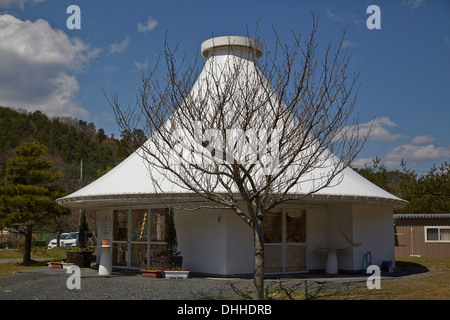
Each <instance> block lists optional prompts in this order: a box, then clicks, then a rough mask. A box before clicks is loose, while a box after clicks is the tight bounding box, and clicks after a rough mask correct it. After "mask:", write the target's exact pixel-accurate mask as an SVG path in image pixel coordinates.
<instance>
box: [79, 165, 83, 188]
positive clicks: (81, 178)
mask: <svg viewBox="0 0 450 320" xmlns="http://www.w3.org/2000/svg"><path fill="white" fill-rule="evenodd" d="M82 182H83V159H81V163H80V184H81V183H82Z"/></svg>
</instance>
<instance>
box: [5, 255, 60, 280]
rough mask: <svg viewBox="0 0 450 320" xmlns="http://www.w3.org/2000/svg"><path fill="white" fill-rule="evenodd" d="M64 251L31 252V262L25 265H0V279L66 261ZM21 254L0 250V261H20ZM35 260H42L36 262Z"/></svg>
mask: <svg viewBox="0 0 450 320" xmlns="http://www.w3.org/2000/svg"><path fill="white" fill-rule="evenodd" d="M66 252H67V250H65V249H57V248H55V249H50V250H48V249H47V250H43V249H40V250H39V249H38V250H33V252H32V253H31V262H30V263H27V264H23V263H21V262H19V263H0V277H1V276H5V275H8V274H12V273H14V272H17V271H20V270H30V269H36V268H42V267H45V266H47V262H49V261H61V260H64V259H66ZM22 258H23V252H22V251H17V250H0V259H22ZM35 259H44V260H40V261H37V260H35Z"/></svg>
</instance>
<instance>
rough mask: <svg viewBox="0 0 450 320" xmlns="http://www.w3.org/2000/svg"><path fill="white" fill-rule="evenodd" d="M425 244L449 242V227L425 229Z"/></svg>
mask: <svg viewBox="0 0 450 320" xmlns="http://www.w3.org/2000/svg"><path fill="white" fill-rule="evenodd" d="M425 242H450V227H447V226H446V227H425Z"/></svg>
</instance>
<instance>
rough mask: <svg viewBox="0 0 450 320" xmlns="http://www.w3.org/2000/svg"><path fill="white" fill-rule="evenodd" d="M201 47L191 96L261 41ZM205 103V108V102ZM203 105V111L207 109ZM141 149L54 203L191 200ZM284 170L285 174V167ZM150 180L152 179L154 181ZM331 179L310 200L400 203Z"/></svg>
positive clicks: (254, 53) (369, 186) (258, 52)
mask: <svg viewBox="0 0 450 320" xmlns="http://www.w3.org/2000/svg"><path fill="white" fill-rule="evenodd" d="M201 52H202V55H203V56H204V57H205V58H207V61H206V63H205V67H204V69H203V70H202V72H201V74H200V75H199V77H198V79H197V81H196V83H195V84H194V86H193V88H192V92H194V95H202V88H204V86H203V85H204V83H206V82H205V81H208V80H207V78H208V77H209V76H211V74H215V75H219V76H217V78H215V80H219V81H220V77H221V76H223V75H224V73H223V68H226V67H229V66H230V61H231V65H232V64H233V61H234V60H236V61H239V63H241V61H244V63H246V61H251V60H252V59H255V58H256V59H258V58H260V57H261V56H262V54H263V46H262V45H261V43H259V42H258V41H256V40H253V39H250V38H246V37H219V38H213V39H209V40H207V41H205V42H204V43H203V44H202V47H201ZM212 53H214V54H212ZM221 68H222V70H221ZM246 68H247V69H248V70H250V71H248V72H250V73H251V72H259V71H258V70H255V67H254V64H253V63H248V64H246ZM267 85H268V84H267ZM218 90H219V89H218ZM211 105H212V104H211ZM208 107H209V108H210V107H211V106H208ZM208 107H207V108H208ZM205 110H206V111H205V112H206V113H207V109H205ZM230 110H233V109H230ZM262 121H264V120H262ZM166 126H167V127H168V128H169V130H170V128H171V123H170V119H169V120H168V121H167V123H166ZM150 140H151V139H149V141H148V142H147V143H146V144H145V148H150V149H152V148H154V145H153V142H152V141H150ZM145 148H144V149H145ZM144 154H145V151H144V150H143V149H142V148H140V149H138V150H137V151H136V152H134V153H133V154H132V155H130V156H129V157H128V158H127V159H125V160H124V161H123V162H122V163H120V164H119V165H118V166H116V167H115V168H114V169H112V170H111V171H109V172H108V173H106V174H105V175H103V176H102V177H100V178H99V179H97V180H96V181H94V182H92V183H91V184H89V185H87V186H85V187H84V188H82V189H80V190H78V191H76V192H74V193H72V194H70V195H68V196H66V197H63V198H61V199H58V200H57V201H58V203H60V204H61V205H63V206H67V207H82V208H99V207H119V206H122V205H123V206H128V205H138V204H146V203H147V204H148V203H152V202H159V201H162V200H163V199H165V201H170V200H169V198H170V197H173V196H176V197H177V198H178V199H179V198H187V199H188V200H187V201H189V202H190V203H192V199H193V198H196V196H197V195H195V194H194V193H193V192H192V191H190V190H188V189H186V188H182V187H181V186H180V185H179V184H176V183H173V181H175V180H174V179H173V178H172V177H171V176H170V174H169V173H166V172H165V171H164V170H162V169H158V168H157V166H154V165H153V164H152V161H149V159H148V158H147V159H144V158H143V156H144ZM326 167H327V166H324V167H323V168H315V169H313V170H312V171H310V172H309V173H308V175H307V176H306V177H305V179H304V180H301V181H299V183H298V185H297V188H294V189H292V190H291V192H294V193H301V194H306V193H308V191H309V190H312V189H313V188H314V187H315V184H317V181H318V180H320V178H315V177H326V176H327V170H329V169H325V168H326ZM329 167H330V166H329ZM286 174H289V172H287V173H286ZM168 177H169V178H168ZM155 181H157V182H158V183H155ZM333 182H334V183H331V186H330V187H326V188H323V189H321V190H319V191H317V192H316V193H314V195H313V197H312V199H315V198H319V199H321V201H323V199H329V200H330V201H335V200H336V199H342V198H345V199H349V200H357V201H367V200H370V201H380V202H388V203H394V204H402V203H404V201H403V200H401V199H399V198H398V197H396V196H394V195H392V194H390V193H388V192H386V191H384V190H383V189H381V188H379V187H377V186H376V185H374V184H373V183H371V182H369V181H368V180H366V179H364V178H363V177H362V176H360V175H359V174H357V173H356V172H355V171H353V170H352V169H350V168H346V169H344V171H343V172H342V173H341V174H340V175H339V176H338V177H336V178H335V179H334V181H333ZM218 191H221V190H218ZM222 191H223V192H225V190H222ZM197 197H198V196H197ZM310 198H311V197H310ZM310 200H311V199H310Z"/></svg>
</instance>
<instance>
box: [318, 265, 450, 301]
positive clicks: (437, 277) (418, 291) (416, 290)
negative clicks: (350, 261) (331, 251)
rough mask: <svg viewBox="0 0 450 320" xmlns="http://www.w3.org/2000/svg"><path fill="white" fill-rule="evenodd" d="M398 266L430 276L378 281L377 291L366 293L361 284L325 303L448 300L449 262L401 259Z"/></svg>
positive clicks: (449, 295) (418, 275)
mask: <svg viewBox="0 0 450 320" xmlns="http://www.w3.org/2000/svg"><path fill="white" fill-rule="evenodd" d="M399 263H400V265H404V266H407V265H410V266H414V265H416V266H417V265H420V266H423V267H426V268H427V269H429V270H430V272H426V273H418V274H414V275H409V276H406V277H401V278H393V279H388V280H381V289H379V290H376V289H373V290H369V289H367V286H366V284H365V283H362V284H358V285H356V286H354V287H352V288H351V289H349V290H344V291H342V292H341V293H340V294H339V295H338V296H330V297H327V298H326V299H336V298H337V299H345V300H449V299H450V258H402V259H398V260H397V264H399Z"/></svg>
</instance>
